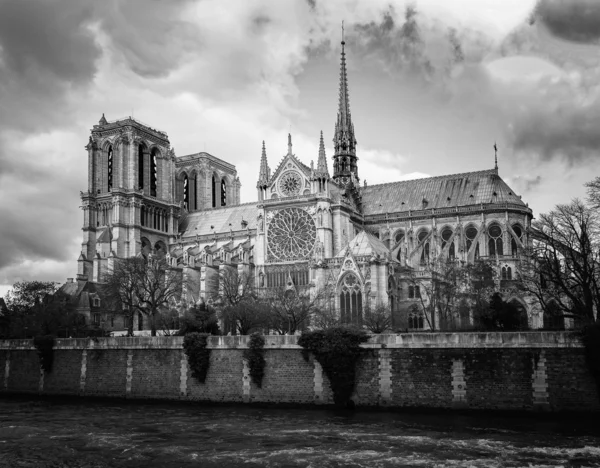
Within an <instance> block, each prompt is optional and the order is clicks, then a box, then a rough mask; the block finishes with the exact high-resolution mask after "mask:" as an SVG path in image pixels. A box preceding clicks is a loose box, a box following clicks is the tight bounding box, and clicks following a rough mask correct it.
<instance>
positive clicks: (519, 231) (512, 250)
mask: <svg viewBox="0 0 600 468" xmlns="http://www.w3.org/2000/svg"><path fill="white" fill-rule="evenodd" d="M512 229H513V231H514V233H515V234H516V235H517V237H518V238H519V240H520V241H521V242H523V229H521V226H519V225H518V224H515V225H514V226H513V227H512ZM518 253H519V247H518V245H517V241H516V240H515V239H514V237H512V236H511V238H510V254H511V255H512V256H513V257H516V256H517V255H518Z"/></svg>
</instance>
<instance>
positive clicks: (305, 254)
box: [267, 208, 317, 261]
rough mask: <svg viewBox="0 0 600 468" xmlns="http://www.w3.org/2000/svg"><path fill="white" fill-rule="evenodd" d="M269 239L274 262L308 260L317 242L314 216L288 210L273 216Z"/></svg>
mask: <svg viewBox="0 0 600 468" xmlns="http://www.w3.org/2000/svg"><path fill="white" fill-rule="evenodd" d="M268 218H269V216H268V214H267V219H268ZM267 237H268V248H269V254H270V257H271V259H272V260H275V261H291V260H298V259H307V258H310V256H311V254H312V251H313V249H314V246H315V241H316V240H317V227H316V226H315V222H314V220H313V218H312V216H310V215H309V214H308V213H307V212H306V211H304V210H301V209H299V208H287V209H285V210H280V211H278V212H277V213H276V214H275V215H273V217H272V219H271V220H270V221H269V224H268V234H267Z"/></svg>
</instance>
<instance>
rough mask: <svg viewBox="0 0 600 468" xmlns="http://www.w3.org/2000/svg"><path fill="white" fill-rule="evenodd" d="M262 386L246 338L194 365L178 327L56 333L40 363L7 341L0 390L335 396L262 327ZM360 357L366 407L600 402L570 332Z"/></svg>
mask: <svg viewBox="0 0 600 468" xmlns="http://www.w3.org/2000/svg"><path fill="white" fill-rule="evenodd" d="M265 340H266V345H265V361H266V368H265V375H264V379H263V383H262V388H258V387H257V386H256V385H255V384H254V383H252V382H251V381H250V376H249V369H248V366H247V363H245V361H244V359H243V351H244V349H246V348H247V343H248V337H235V336H232V337H212V338H211V339H210V340H209V348H210V349H211V357H210V369H209V371H208V376H207V379H206V382H205V383H203V384H201V383H199V382H198V381H197V380H196V379H195V378H193V377H192V375H191V369H190V367H189V364H188V362H187V357H186V355H185V353H184V352H183V349H182V343H183V339H182V338H181V337H154V338H152V337H137V338H130V339H128V338H106V339H99V340H85V339H74V340H57V342H56V344H55V349H54V366H53V370H52V372H50V373H42V372H41V371H40V367H39V358H38V356H37V353H36V351H35V348H33V344H32V342H31V340H12V341H0V392H5V393H44V394H64V395H72V394H78V395H97V396H115V397H131V398H164V399H183V400H202V401H214V402H240V403H241V402H244V403H250V402H255V403H257V402H270V403H300V404H313V403H314V404H324V403H325V404H328V403H332V402H333V395H332V392H331V387H330V385H329V381H328V379H327V376H326V375H324V373H323V371H322V369H321V366H320V365H319V364H318V362H316V361H315V360H314V358H313V357H312V356H311V357H310V359H309V360H308V361H305V360H304V358H303V357H302V354H301V349H300V347H298V346H297V344H296V343H297V338H296V337H294V336H267V337H265ZM363 347H364V350H363V353H362V356H361V358H360V360H359V362H358V365H357V372H356V387H355V391H354V394H353V400H354V402H355V403H356V405H357V406H364V407H369V406H371V407H373V406H386V407H397V408H402V407H427V408H455V407H463V408H471V409H501V410H506V409H510V410H527V411H528V410H537V409H542V410H549V411H560V410H569V411H586V412H589V411H600V398H599V397H598V389H597V387H596V383H595V382H594V380H593V379H592V377H591V376H590V374H589V372H588V370H587V368H586V365H585V358H584V350H583V348H582V346H581V344H580V343H579V342H578V341H577V338H576V336H575V335H573V334H569V333H559V332H557V333H549V332H531V333H504V334H499V333H496V334H475V333H473V334H468V333H466V334H465V333H463V334H455V335H453V334H414V335H410V334H405V335H379V336H375V337H373V338H372V339H371V340H370V341H369V343H366V344H365V345H364V346H363Z"/></svg>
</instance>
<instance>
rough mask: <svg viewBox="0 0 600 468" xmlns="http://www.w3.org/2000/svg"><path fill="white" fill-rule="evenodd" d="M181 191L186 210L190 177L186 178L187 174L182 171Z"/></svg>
mask: <svg viewBox="0 0 600 468" xmlns="http://www.w3.org/2000/svg"><path fill="white" fill-rule="evenodd" d="M182 181H183V193H182V197H183V207H184V208H185V209H186V210H188V211H189V210H190V179H189V178H188V175H187V174H186V173H185V172H184V173H183V178H182Z"/></svg>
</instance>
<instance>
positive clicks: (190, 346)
mask: <svg viewBox="0 0 600 468" xmlns="http://www.w3.org/2000/svg"><path fill="white" fill-rule="evenodd" d="M208 336H209V335H208V334H206V333H189V334H187V335H185V338H184V339H183V350H184V351H185V354H186V355H187V358H188V363H189V365H190V368H191V369H192V377H194V378H195V379H197V380H198V382H200V383H204V382H205V381H206V375H207V374H208V368H209V367H210V349H208V348H207V347H206V345H207V337H208Z"/></svg>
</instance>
